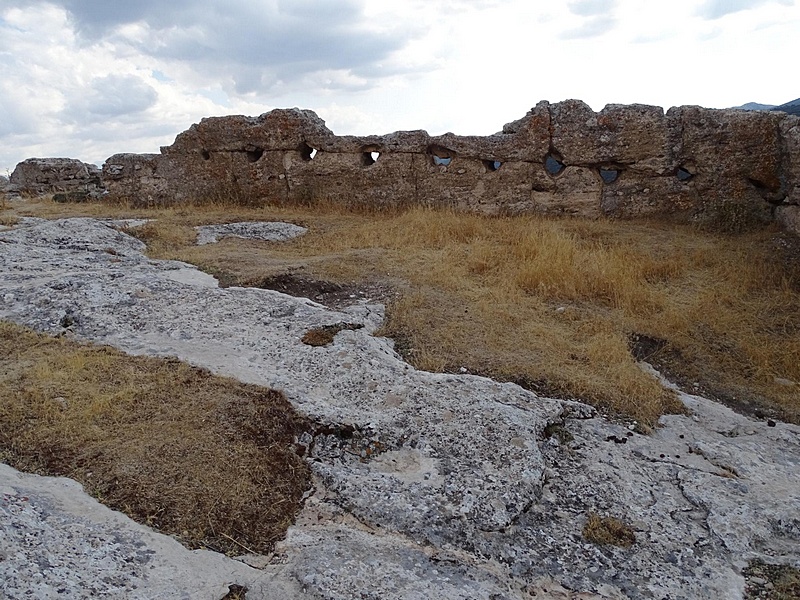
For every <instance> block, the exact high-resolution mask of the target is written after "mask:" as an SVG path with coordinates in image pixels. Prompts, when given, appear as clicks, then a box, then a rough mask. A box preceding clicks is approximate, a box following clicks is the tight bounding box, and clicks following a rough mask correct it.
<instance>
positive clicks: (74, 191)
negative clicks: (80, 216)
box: [7, 158, 103, 201]
mask: <svg viewBox="0 0 800 600" xmlns="http://www.w3.org/2000/svg"><path fill="white" fill-rule="evenodd" d="M7 191H8V192H16V193H24V194H32V195H41V194H53V195H54V197H55V198H56V199H57V200H62V201H66V200H70V201H80V200H85V199H86V198H88V197H94V196H98V195H100V194H101V193H102V192H103V185H102V173H101V171H100V168H99V167H97V166H96V165H92V164H89V163H84V162H81V161H79V160H76V159H74V158H29V159H27V160H24V161H22V162H21V163H19V164H18V165H17V166H16V168H15V169H14V172H13V173H12V174H11V178H10V186H9V189H8V190H7Z"/></svg>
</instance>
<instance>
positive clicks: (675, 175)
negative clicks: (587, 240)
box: [103, 100, 800, 229]
mask: <svg viewBox="0 0 800 600" xmlns="http://www.w3.org/2000/svg"><path fill="white" fill-rule="evenodd" d="M103 177H104V181H105V184H106V186H107V188H108V191H109V192H110V193H111V194H112V195H113V196H118V197H125V198H127V199H129V200H131V201H133V202H135V203H139V204H142V205H171V204H180V203H182V202H188V201H191V200H202V199H220V200H235V201H238V202H242V203H246V204H253V205H262V204H266V203H300V204H309V205H313V204H314V203H317V202H331V203H342V204H348V205H365V206H378V207H385V206H398V205H400V206H402V205H423V206H447V207H453V208H456V209H459V210H472V211H479V212H483V213H488V214H517V213H548V214H553V213H555V214H562V213H566V214H577V215H582V216H586V217H600V216H610V217H635V216H650V215H659V216H665V215H667V216H672V217H674V218H676V219H678V220H695V221H701V222H703V221H710V222H714V223H718V224H721V225H723V226H724V227H726V228H729V229H740V228H743V227H746V226H748V225H752V224H756V223H763V222H768V221H771V220H772V219H773V218H774V217H775V211H776V208H778V207H781V211H779V212H781V214H782V215H783V217H782V218H783V220H784V222H787V223H789V222H790V221H791V218H792V215H796V214H797V212H798V211H800V208H798V206H797V205H798V204H800V119H798V118H797V117H794V116H791V115H787V114H784V113H772V112H750V111H741V110H712V109H705V108H700V107H696V106H683V107H676V108H672V109H670V110H669V111H667V112H666V114H665V113H664V111H663V110H662V109H661V108H660V107H654V106H644V105H630V106H623V105H609V106H607V107H606V108H604V109H603V110H602V111H600V112H599V113H595V112H594V111H593V110H592V109H591V108H590V107H589V106H587V105H586V104H584V103H583V102H581V101H578V100H567V101H565V102H560V103H557V104H550V103H548V102H546V101H545V102H540V103H539V104H537V105H536V106H535V107H534V108H533V109H532V110H531V111H530V112H529V113H528V114H527V115H525V116H524V117H523V118H522V119H520V120H518V121H515V122H513V123H509V124H507V125H506V126H505V127H504V128H503V130H502V131H501V132H499V133H496V134H494V135H490V136H459V135H454V134H452V133H447V134H444V135H441V136H431V135H428V133H426V132H425V131H401V132H395V133H391V134H388V135H383V136H363V137H359V136H337V135H334V134H333V132H331V131H330V130H329V129H328V128H327V127H326V126H325V123H324V121H323V120H322V119H320V118H319V117H318V116H317V115H316V114H315V113H314V112H312V111H309V110H300V109H287V110H273V111H271V112H269V113H266V114H263V115H261V116H259V117H244V116H229V117H212V118H207V119H203V120H202V121H201V122H200V123H199V124H195V125H192V126H191V127H190V128H189V129H188V130H187V131H185V132H183V133H181V134H179V135H178V136H177V138H176V140H175V143H174V144H172V145H171V146H166V147H163V148H162V149H161V154H117V155H114V156H112V157H111V158H109V159H108V160H107V161H106V164H105V165H104V167H103ZM794 218H795V220H796V217H794Z"/></svg>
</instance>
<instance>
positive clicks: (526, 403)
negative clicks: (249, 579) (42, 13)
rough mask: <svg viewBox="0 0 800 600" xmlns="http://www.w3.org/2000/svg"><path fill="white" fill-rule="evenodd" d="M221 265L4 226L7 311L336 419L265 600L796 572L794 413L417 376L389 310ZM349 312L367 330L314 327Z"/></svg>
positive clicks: (74, 226)
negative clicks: (246, 279) (397, 340)
mask: <svg viewBox="0 0 800 600" xmlns="http://www.w3.org/2000/svg"><path fill="white" fill-rule="evenodd" d="M109 248H112V249H113V250H114V252H113V253H111V252H109V251H108V249H109ZM209 279H210V278H208V276H204V275H202V274H199V273H198V272H197V271H196V270H195V269H194V268H193V267H191V266H190V265H187V264H184V263H178V262H174V261H155V260H150V259H148V258H147V257H146V256H144V254H143V245H142V243H141V242H140V241H138V240H136V239H134V238H132V237H129V236H127V235H125V234H123V233H121V232H119V231H117V230H115V229H113V228H112V227H110V226H109V225H108V224H105V223H102V222H100V221H97V220H93V219H66V220H59V221H43V220H37V219H26V220H24V221H23V222H22V223H21V224H19V225H18V226H16V227H14V228H13V229H10V230H6V231H3V232H0V318H3V319H10V320H12V321H15V322H18V323H22V324H25V325H28V326H31V327H34V328H35V329H38V330H40V331H45V332H49V333H54V334H67V335H74V336H77V337H79V338H81V339H87V340H92V341H96V342H100V343H107V344H111V345H113V346H116V347H118V348H120V349H123V350H125V351H127V352H130V353H134V354H149V355H162V356H164V355H172V356H178V357H179V358H182V359H184V360H187V361H189V362H191V363H193V364H196V365H201V366H205V367H207V368H210V369H212V370H213V371H215V372H218V373H221V374H225V375H229V376H234V377H237V378H239V379H241V380H243V381H246V382H252V383H257V384H261V385H265V386H270V387H274V388H279V389H282V390H284V392H285V393H286V395H287V397H288V398H289V399H290V400H291V401H292V402H293V404H294V405H295V406H296V407H297V408H298V409H299V410H300V411H302V412H304V413H305V414H307V415H309V416H310V417H311V418H312V419H314V420H315V421H316V422H317V423H319V424H320V425H324V427H320V428H319V429H318V430H317V431H316V433H315V432H308V433H306V434H304V435H303V436H301V437H300V438H299V439H298V443H300V444H302V445H304V446H305V447H306V449H307V456H308V457H309V461H310V463H309V464H310V465H311V467H312V469H313V471H314V474H315V487H314V490H313V493H311V495H310V497H309V498H308V500H307V501H306V504H305V508H304V510H303V511H302V513H301V515H300V517H299V519H298V521H297V523H296V524H295V525H294V526H293V527H291V528H290V530H289V532H288V535H287V538H286V539H285V540H284V541H283V542H281V543H280V544H279V546H278V548H277V549H276V553H275V555H274V556H273V557H271V558H270V557H264V558H259V557H247V558H246V559H245V560H247V562H248V563H249V564H253V565H256V566H258V567H259V568H261V569H262V570H261V571H259V572H260V573H261V574H262V577H261V578H260V579H258V581H259V582H261V584H263V585H261V587H258V586H256V585H254V586H253V588H252V591H251V592H249V593H248V598H250V599H252V598H272V597H286V598H295V597H296V598H300V597H303V598H306V597H308V598H328V599H345V598H353V597H359V596H361V597H367V598H398V599H399V598H430V597H437V598H486V599H489V598H494V599H500V598H506V599H512V598H513V599H522V598H529V597H531V594H533V593H536V594H537V595H536V596H535V597H541V598H585V599H588V598H606V599H610V598H615V599H618V598H658V599H665V598H708V599H711V598H741V597H742V593H743V589H744V578H743V577H742V575H741V571H742V569H743V568H744V567H745V566H746V565H747V562H748V561H750V560H753V559H761V560H764V561H765V562H769V563H780V564H791V565H795V566H800V482H799V481H798V479H797V477H796V474H797V471H798V467H800V428H798V427H796V426H792V425H787V424H783V423H777V424H774V423H773V425H774V426H772V427H771V426H769V424H767V423H763V422H758V421H753V420H751V419H748V418H746V417H743V416H740V415H737V414H735V413H733V412H731V411H730V410H728V409H725V408H724V407H721V406H718V405H716V404H713V403H711V402H710V401H708V400H705V399H702V398H698V397H693V396H687V395H683V396H682V397H683V399H684V402H685V403H686V404H687V405H688V406H689V408H690V409H691V410H692V413H693V414H692V415H690V416H668V417H664V418H663V419H662V427H661V428H660V429H658V430H657V431H656V432H655V433H654V434H653V435H652V436H642V435H639V434H636V433H634V432H633V431H631V430H630V429H629V428H628V427H627V426H626V425H625V424H622V423H615V422H610V421H608V420H606V419H605V418H602V417H600V416H597V415H596V414H595V412H594V411H593V410H592V409H591V408H589V407H587V406H586V405H583V404H580V403H577V402H566V401H559V400H553V399H547V398H541V397H538V396H536V395H535V394H533V393H531V392H528V391H525V390H523V389H521V388H519V387H517V386H515V385H513V384H501V383H497V382H494V381H491V380H489V379H486V378H482V377H477V376H472V375H460V376H457V375H448V374H435V373H426V372H420V371H416V370H415V369H413V368H412V367H410V366H409V365H407V364H406V363H404V362H403V361H402V360H401V359H400V357H399V356H398V355H397V354H396V353H395V352H394V350H393V347H392V343H391V341H390V340H387V339H383V338H378V337H375V336H374V335H373V333H374V332H375V331H376V329H377V327H378V326H379V325H380V323H381V320H382V317H383V309H382V307H381V306H380V305H375V304H365V303H361V304H356V305H354V306H351V307H349V308H346V309H343V310H342V311H332V310H329V309H326V308H325V307H323V306H321V305H319V304H316V303H314V302H312V301H310V300H305V299H299V298H293V297H289V296H285V295H283V294H280V293H278V292H274V291H269V290H261V289H243V288H227V289H220V288H218V287H215V286H214V285H213V280H211V281H209ZM67 313H68V314H70V316H71V322H72V323H73V324H72V325H71V326H70V328H69V329H68V330H66V331H65V329H64V327H62V325H61V323H62V322H63V321H62V317H63V316H64V315H65V314H67ZM339 322H348V323H356V324H361V325H363V328H361V329H356V330H345V331H341V332H340V333H338V334H337V335H336V337H335V339H334V342H333V343H332V344H330V345H328V346H322V347H311V346H306V345H305V344H303V343H301V341H300V338H301V337H302V336H303V334H304V333H305V332H306V331H307V330H308V329H309V328H312V327H319V326H324V325H328V324H333V323H339ZM548 425H552V426H559V427H561V428H563V431H565V432H568V434H569V435H563V436H562V437H561V438H559V436H558V435H551V436H550V437H548V434H547V433H546V432H545V429H546V428H547V426H548ZM548 431H551V432H552V427H551V428H548ZM342 432H347V434H346V435H343V434H342ZM5 473H6V474H7V471H6V472H5ZM5 476H8V475H5ZM3 485H7V484H3ZM54 510H55V509H54ZM590 512H597V513H599V514H602V515H610V516H614V517H616V518H618V519H620V520H621V521H623V522H625V523H628V524H630V525H631V527H632V528H633V530H634V533H635V536H636V542H635V543H634V545H633V546H632V547H630V548H620V547H616V546H596V545H594V544H590V543H588V542H587V541H586V540H585V539H584V538H583V536H582V533H581V531H582V528H583V525H584V523H585V522H586V518H587V515H588V514H589V513H590ZM59 514H61V512H60V509H59ZM65 518H66V517H65ZM12 523H15V525H12V527H13V528H14V531H17V529H20V528H21V529H23V530H24V529H25V528H26V527H28V526H29V525H26V522H25V521H24V519H23V520H19V521H13V520H12ZM30 526H31V527H32V526H33V525H30ZM64 526H66V525H64ZM53 527H55V528H56V529H58V528H61V527H62V525H59V524H57V525H54V526H53ZM86 535H87V536H92V535H97V533H96V532H88V533H87V534H86ZM100 535H105V534H104V533H103V534H100ZM148 535H150V534H148ZM137 536H140V537H139V538H137V539H141V540H142V541H143V543H144V545H143V546H141V548H153V550H154V552H155V553H156V555H158V556H160V554H159V552H160V550H159V549H158V548H156V547H154V546H151V545H150V544H151V542H150V541H148V540H149V539H150V538H146V536H145V537H141V536H144V533H142V534H137ZM15 539H16V541H15V542H14V543H13V544H12V545H11V548H12V551H13V552H17V551H21V550H20V549H19V548H18V545H19V544H23V542H22V541H20V540H19V539H17V538H15ZM154 556H155V555H154ZM153 560H156V559H155V558H154V559H153ZM158 560H161V558H159V559H158ZM164 560H166V559H164ZM2 564H3V563H0V566H1V565H2ZM37 564H38V563H37ZM42 564H44V563H42ZM29 568H30V569H31V570H32V572H31V574H30V576H31V577H34V576H35V574H34V573H33V572H34V571H36V570H37V569H44V568H45V567H43V566H41V565H39V566H38V567H37V566H36V565H30V566H29ZM75 568H76V569H77V570H78V571H80V569H81V568H82V567H78V566H76V567H75ZM198 568H201V567H198ZM231 568H232V569H234V568H235V569H238V568H240V567H231ZM87 572H88V571H87ZM235 572H236V573H240V572H242V571H235ZM248 572H249V571H248ZM87 577H89V579H92V581H93V582H94V583H95V584H97V585H102V584H101V583H98V582H97V581H95V580H94V578H93V576H89V575H87ZM119 577H121V578H122V579H121V580H120V583H119V585H128V583H125V581H128V582H130V581H134V579H130V577H133V576H132V575H130V576H129V575H128V574H126V572H120V573H119ZM126 578H127V579H126ZM223 583H225V582H223ZM115 585H117V584H115ZM164 585H169V584H164ZM215 585H216V584H215ZM103 589H105V588H103ZM120 589H125V588H120ZM216 589H221V588H216ZM130 597H135V596H130Z"/></svg>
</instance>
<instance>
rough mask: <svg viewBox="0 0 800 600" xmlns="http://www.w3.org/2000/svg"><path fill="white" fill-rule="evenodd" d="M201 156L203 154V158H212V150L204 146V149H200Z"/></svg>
mask: <svg viewBox="0 0 800 600" xmlns="http://www.w3.org/2000/svg"><path fill="white" fill-rule="evenodd" d="M200 156H202V157H203V160H211V152H209V151H208V150H206V149H205V148H203V149H202V150H201V151H200Z"/></svg>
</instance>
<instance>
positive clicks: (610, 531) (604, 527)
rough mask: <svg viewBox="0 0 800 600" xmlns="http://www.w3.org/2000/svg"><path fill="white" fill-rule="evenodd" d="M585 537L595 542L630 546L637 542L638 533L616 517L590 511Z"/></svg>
mask: <svg viewBox="0 0 800 600" xmlns="http://www.w3.org/2000/svg"><path fill="white" fill-rule="evenodd" d="M583 537H584V538H586V539H587V540H588V541H590V542H592V543H593V544H599V545H603V546H606V545H612V546H620V547H622V548H630V547H631V546H632V545H633V544H634V543H636V535H635V534H634V532H633V529H631V527H630V526H629V525H626V524H625V523H623V522H622V521H620V520H619V519H615V518H614V517H601V516H600V515H598V514H597V513H589V516H588V517H587V519H586V524H585V525H584V526H583Z"/></svg>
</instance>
